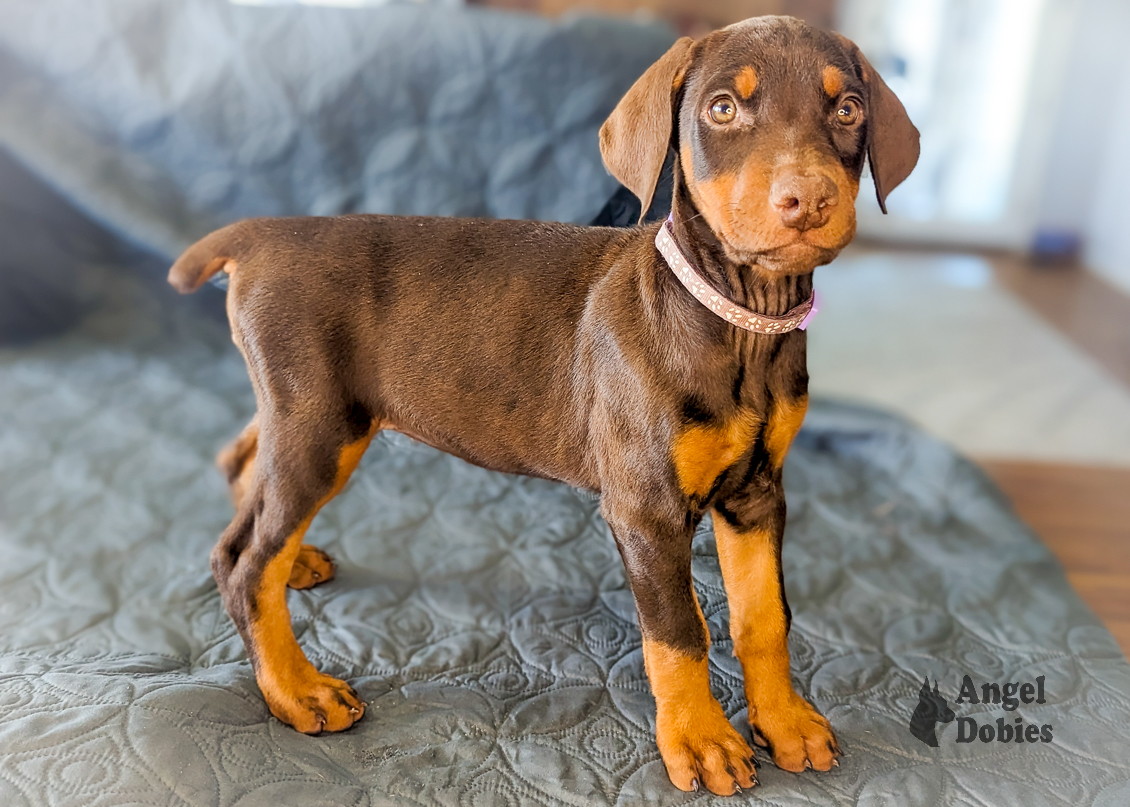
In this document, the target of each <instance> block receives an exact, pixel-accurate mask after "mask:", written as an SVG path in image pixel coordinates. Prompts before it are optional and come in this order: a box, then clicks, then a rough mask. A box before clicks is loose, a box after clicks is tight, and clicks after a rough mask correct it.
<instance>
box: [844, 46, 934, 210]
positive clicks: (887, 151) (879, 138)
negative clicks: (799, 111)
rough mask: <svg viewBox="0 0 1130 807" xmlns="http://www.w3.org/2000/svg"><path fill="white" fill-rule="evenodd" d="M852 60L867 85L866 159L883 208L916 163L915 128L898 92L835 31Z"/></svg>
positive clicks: (916, 131) (916, 134) (916, 132)
mask: <svg viewBox="0 0 1130 807" xmlns="http://www.w3.org/2000/svg"><path fill="white" fill-rule="evenodd" d="M836 37H837V38H838V39H839V40H840V43H841V44H842V45H843V46H844V47H845V48H847V51H848V53H849V54H851V56H852V59H853V60H854V61H855V64H856V69H857V70H858V72H859V77H860V79H862V81H863V84H864V86H865V87H866V88H867V115H868V117H867V159H868V160H869V161H870V163H871V177H872V179H874V181H875V196H876V197H877V198H878V200H879V209H880V210H882V211H883V212H884V213H886V212H887V195H888V194H889V193H890V192H891V191H893V190H894V189H895V188H897V187H898V186H899V185H900V184H901V183H902V181H903V180H904V179H906V178H907V177H908V176H910V172H911V171H913V170H914V166H915V165H917V164H918V153H919V144H918V130H917V129H916V128H914V124H913V123H911V122H910V117H909V116H908V115H907V114H906V109H905V108H904V107H903V105H902V101H900V100H899V99H898V96H897V95H895V94H894V93H893V92H891V88H890V87H888V86H887V85H886V84H885V83H884V82H883V77H882V76H880V75H879V71H877V70H876V69H875V68H874V67H872V66H871V63H870V62H869V61H867V57H866V56H864V55H863V53H862V52H861V51H860V50H859V48H858V47H856V45H855V43H854V42H852V41H851V40H850V39H848V38H847V37H845V36H842V35H840V34H836Z"/></svg>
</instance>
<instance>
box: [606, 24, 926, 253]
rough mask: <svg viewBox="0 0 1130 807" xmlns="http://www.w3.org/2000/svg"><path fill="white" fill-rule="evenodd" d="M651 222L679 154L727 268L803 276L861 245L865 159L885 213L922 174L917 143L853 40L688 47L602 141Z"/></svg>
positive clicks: (642, 84) (648, 82)
mask: <svg viewBox="0 0 1130 807" xmlns="http://www.w3.org/2000/svg"><path fill="white" fill-rule="evenodd" d="M600 145H601V153H602V155H603V157H604V163H605V165H606V166H607V167H608V170H609V171H611V173H612V174H613V175H614V176H615V177H616V178H617V179H619V180H620V182H622V183H623V184H624V185H625V186H626V187H627V188H629V189H630V190H631V191H632V192H633V193H635V194H636V195H637V196H638V197H639V198H640V202H641V203H642V205H643V209H644V210H645V211H646V210H647V208H648V206H649V205H650V203H651V197H652V195H653V193H654V191H655V186H656V183H657V182H658V180H659V174H660V172H661V170H662V168H663V162H664V160H665V158H666V156H667V151H668V149H669V148H671V147H674V148H675V149H676V151H677V154H678V158H679V161H678V165H679V171H680V176H679V178H678V181H681V182H682V183H683V184H684V185H685V187H686V189H687V191H688V193H689V195H690V199H691V201H692V202H693V204H694V206H695V207H696V208H697V209H698V213H700V214H701V215H702V217H703V219H704V220H705V221H706V222H707V224H708V225H709V226H710V228H711V230H712V231H713V232H714V234H715V236H716V237H717V238H718V241H719V242H720V243H721V245H722V248H723V250H724V251H725V253H726V255H727V257H729V258H730V259H731V260H733V261H735V262H737V263H742V264H758V265H760V266H762V267H763V268H765V269H768V270H771V271H779V272H786V273H801V272H808V271H811V270H812V269H813V268H814V267H816V266H818V265H821V264H825V263H828V262H829V261H830V260H832V258H834V257H835V256H836V255H837V254H838V253H839V251H840V250H841V249H843V247H844V246H845V245H846V244H847V243H848V242H849V241H850V240H851V238H852V236H853V235H854V234H855V198H856V195H857V194H858V192H859V177H860V172H861V171H862V170H863V163H864V160H865V159H867V160H870V162H871V174H872V176H873V177H874V180H875V191H876V194H877V196H878V198H879V205H880V206H881V207H882V208H883V210H884V212H885V211H886V197H887V194H888V193H890V191H891V190H893V189H894V188H895V186H897V185H898V184H899V183H900V182H902V181H903V180H904V179H906V177H907V176H908V175H909V174H910V172H911V170H912V169H913V168H914V165H915V163H916V162H917V161H918V130H917V129H915V128H914V125H913V124H912V123H911V122H910V119H909V118H908V117H907V114H906V110H905V109H904V108H903V106H902V104H901V103H900V102H899V100H898V98H897V97H895V95H894V93H892V92H891V91H890V89H889V88H888V87H887V85H886V84H884V83H883V80H882V78H880V76H879V74H878V73H877V72H875V70H874V68H872V67H871V65H870V64H869V63H868V62H867V60H866V58H864V56H863V55H862V54H861V53H860V52H859V49H858V48H856V46H855V45H854V44H852V43H851V42H850V41H849V40H847V39H845V38H843V37H841V36H838V35H836V34H828V33H825V32H823V31H819V30H816V29H814V28H811V27H809V26H807V25H805V24H804V23H802V22H800V21H798V20H795V19H792V18H789V17H757V18H754V19H751V20H746V21H745V22H742V23H738V24H736V25H731V26H730V27H728V28H725V29H723V30H721V31H716V32H714V33H713V34H710V35H709V36H707V37H705V38H704V39H701V40H699V41H697V42H695V41H693V40H691V39H689V38H684V39H680V40H679V41H678V42H676V43H675V44H674V45H672V46H671V49H670V50H669V51H668V52H667V53H666V54H665V55H664V56H663V57H662V58H661V59H660V60H659V61H658V62H656V63H655V64H654V65H652V66H651V67H650V68H649V69H648V70H647V72H646V73H644V75H643V76H642V77H641V78H640V79H639V80H638V81H637V82H636V83H635V84H634V85H633V86H632V88H631V89H630V90H629V91H628V93H627V95H625V96H624V98H623V100H621V102H620V104H619V105H618V106H617V107H616V109H615V110H614V111H613V113H612V115H611V116H610V117H609V119H608V120H607V121H606V122H605V124H604V126H603V127H602V128H601V130H600Z"/></svg>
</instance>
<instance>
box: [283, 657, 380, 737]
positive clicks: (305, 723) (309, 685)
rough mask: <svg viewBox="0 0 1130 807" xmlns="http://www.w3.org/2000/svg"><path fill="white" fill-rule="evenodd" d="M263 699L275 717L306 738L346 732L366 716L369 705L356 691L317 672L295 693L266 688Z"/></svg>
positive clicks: (294, 690)
mask: <svg viewBox="0 0 1130 807" xmlns="http://www.w3.org/2000/svg"><path fill="white" fill-rule="evenodd" d="M263 695H264V697H266V699H267V707H268V708H269V709H270V710H271V714H273V715H274V716H275V717H277V718H278V719H279V720H281V721H282V722H284V723H287V724H288V725H291V726H294V728H295V729H296V730H298V731H300V732H302V733H303V734H321V733H322V732H323V731H344V730H345V729H347V728H349V727H350V726H352V725H353V724H354V723H356V722H357V721H358V720H360V719H361V718H362V717H363V716H364V714H365V703H364V701H362V700H361V699H360V698H359V697H357V693H356V692H354V691H353V687H351V686H349V684H347V683H345V682H344V681H339V680H338V679H336V678H333V677H331V676H329V675H322V674H321V673H319V672H316V671H314V672H312V674H311V675H309V677H307V678H306V680H304V681H301V682H300V683H298V684H297V685H296V686H295V688H294V689H293V691H286V692H284V691H281V690H280V689H279V688H274V689H267V688H264V689H263Z"/></svg>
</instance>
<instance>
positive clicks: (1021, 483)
mask: <svg viewBox="0 0 1130 807" xmlns="http://www.w3.org/2000/svg"><path fill="white" fill-rule="evenodd" d="M981 466H982V467H983V468H984V469H985V470H986V471H987V472H988V474H989V475H990V476H991V477H992V478H993V480H994V481H995V482H996V483H997V485H999V486H1000V488H1001V489H1002V490H1003V491H1004V492H1005V493H1006V494H1007V495H1008V496H1009V498H1011V499H1012V502H1013V506H1014V507H1015V508H1016V512H1017V514H1018V515H1019V516H1020V517H1021V518H1022V519H1023V520H1024V521H1026V522H1027V523H1028V525H1029V526H1030V527H1032V528H1033V530H1035V532H1036V533H1037V534H1038V535H1039V536H1040V537H1041V538H1042V539H1043V540H1044V543H1046V544H1047V545H1048V547H1049V548H1050V549H1051V550H1052V551H1053V552H1054V553H1055V554H1056V556H1057V557H1058V558H1059V560H1060V562H1061V563H1062V564H1063V566H1064V568H1065V569H1066V570H1067V579H1068V580H1070V581H1071V584H1072V585H1073V586H1074V587H1075V590H1076V591H1078V592H1079V595H1080V596H1081V597H1082V598H1083V600H1084V601H1085V602H1086V603H1087V604H1088V605H1090V606H1091V608H1092V609H1093V610H1094V612H1095V613H1096V614H1098V616H1099V618H1100V619H1101V620H1102V621H1103V623H1104V624H1105V625H1106V626H1107V628H1109V629H1110V632H1111V633H1113V634H1114V637H1115V639H1117V640H1118V643H1119V644H1120V645H1121V646H1122V652H1123V653H1125V654H1126V655H1127V656H1130V469H1122V468H1096V467H1091V466H1071V465H1058V464H1045V463H1034V462H1016V461H1011V460H984V461H982V462H981Z"/></svg>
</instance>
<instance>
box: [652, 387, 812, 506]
mask: <svg viewBox="0 0 1130 807" xmlns="http://www.w3.org/2000/svg"><path fill="white" fill-rule="evenodd" d="M806 404H807V400H805V399H803V398H802V399H796V400H792V399H789V398H786V397H783V396H782V397H778V398H775V399H772V401H771V403H769V404H768V405H766V406H763V407H754V406H740V407H736V408H735V409H733V410H732V411H731V412H728V413H727V414H726V415H724V416H721V417H714V418H712V419H711V420H709V421H708V422H691V423H688V422H686V421H685V420H684V422H682V423H681V424H680V425H679V426H678V427H677V428H676V430H675V435H674V440H673V442H672V446H671V460H672V463H673V464H674V467H675V474H676V476H677V478H678V481H679V487H680V488H681V489H682V491H683V493H684V494H685V495H686V496H688V497H690V498H694V499H699V500H701V499H704V498H706V497H708V496H709V495H710V494H711V492H712V491H713V490H714V489H715V487H716V485H717V484H718V482H719V481H720V479H721V478H722V476H723V474H725V473H726V472H727V471H728V470H730V469H731V468H732V467H733V466H735V465H737V464H738V463H742V462H745V461H747V460H748V461H753V462H757V463H759V464H764V465H766V466H767V468H769V469H776V468H780V467H781V465H782V464H783V462H784V459H785V454H786V453H787V452H788V449H789V445H790V444H791V443H792V439H793V436H795V434H796V432H797V430H798V429H799V428H800V423H801V421H802V420H803V419H804V413H805V410H806V409H807V406H806Z"/></svg>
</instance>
